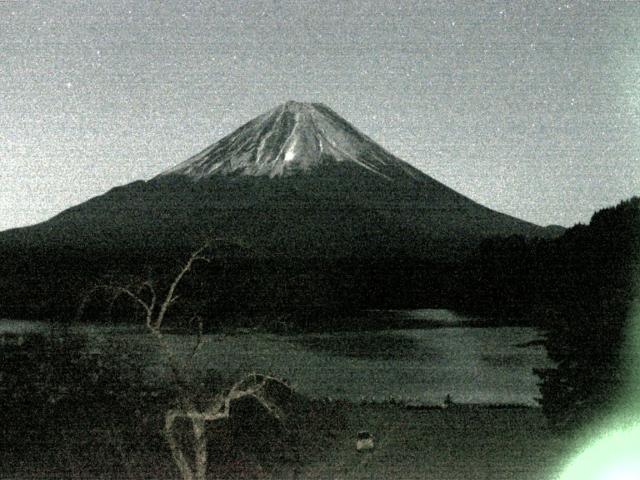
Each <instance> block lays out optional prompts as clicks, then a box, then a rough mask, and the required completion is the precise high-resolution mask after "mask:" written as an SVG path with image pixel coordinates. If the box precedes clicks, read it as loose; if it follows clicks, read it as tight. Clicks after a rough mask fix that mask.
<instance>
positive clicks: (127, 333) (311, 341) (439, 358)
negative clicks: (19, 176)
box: [0, 310, 551, 405]
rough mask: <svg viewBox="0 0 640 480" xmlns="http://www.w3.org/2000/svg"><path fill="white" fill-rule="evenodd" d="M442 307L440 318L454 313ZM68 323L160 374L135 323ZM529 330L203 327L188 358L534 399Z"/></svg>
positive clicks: (357, 386)
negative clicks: (221, 330)
mask: <svg viewBox="0 0 640 480" xmlns="http://www.w3.org/2000/svg"><path fill="white" fill-rule="evenodd" d="M418 312H421V313H419V314H420V315H424V316H426V314H425V313H424V312H429V311H425V310H421V311H418ZM438 312H442V311H438ZM381 314H383V312H381ZM385 314H388V312H387V313H385ZM396 314H397V313H396ZM405 314H406V315H409V314H410V313H405ZM412 314H415V313H412ZM440 315H441V316H442V315H448V314H440ZM451 315H454V316H455V318H457V319H460V318H463V317H460V316H459V315H455V314H451ZM451 315H450V316H449V317H447V318H449V319H451V318H454V317H452V316H451ZM463 320H464V318H463ZM453 323H455V322H453ZM425 326H428V325H425ZM47 328H48V327H47V326H46V325H45V324H42V323H37V322H21V321H15V320H0V334H2V333H7V332H14V333H18V334H27V333H28V332H33V331H38V330H39V331H46V330H47ZM74 330H79V331H81V332H84V333H85V334H86V335H87V337H88V339H89V348H91V349H93V350H100V351H103V352H120V353H121V352H123V351H126V350H127V349H134V351H137V352H140V353H142V355H143V358H145V359H146V368H147V371H148V373H149V379H150V381H162V379H163V378H166V375H167V371H166V366H165V365H164V361H163V356H162V354H161V353H160V351H159V350H158V348H157V346H156V345H155V343H154V342H155V341H154V339H153V338H152V337H151V336H150V335H149V334H147V333H145V331H144V330H143V329H141V328H139V327H137V326H103V325H80V326H76V327H74ZM167 338H168V339H169V341H170V342H171V343H172V344H173V345H174V347H175V349H176V350H177V351H178V352H179V354H180V355H185V356H186V355H188V354H189V352H190V351H191V349H192V348H193V344H194V342H195V338H194V336H189V335H167ZM538 338H540V334H539V332H538V331H537V330H535V329H533V328H525V327H500V328H478V327H462V326H455V327H443V328H428V329H409V330H383V331H378V332H336V333H322V334H299V335H274V334H267V333H254V332H252V333H245V334H232V335H229V334H211V335H206V339H205V344H204V345H203V348H202V349H201V351H200V352H199V353H198V354H197V356H196V357H195V366H196V369H197V371H198V372H204V371H206V370H207V369H216V370H219V371H222V372H226V373H227V374H228V375H230V376H232V377H239V376H240V375H241V374H243V373H249V372H253V371H258V372H270V373H273V374H276V375H279V376H282V377H284V378H287V379H288V380H289V381H290V382H291V383H292V384H293V385H294V386H295V387H296V389H297V390H298V391H299V392H301V393H304V394H306V395H310V396H313V397H331V398H344V399H349V400H361V399H367V400H378V401H381V400H385V399H390V398H396V399H402V400H404V401H408V402H415V403H424V404H439V403H441V402H442V400H443V399H444V397H445V396H446V395H447V394H450V395H451V396H452V398H453V399H454V401H457V402H461V403H517V404H528V405H535V404H536V402H535V397H537V396H538V395H539V393H538V388H537V381H538V380H537V377H536V376H535V375H533V373H532V369H533V368H540V367H548V366H551V363H550V361H549V360H548V358H547V355H546V352H545V350H544V347H542V346H540V345H536V344H534V345H530V346H526V345H527V343H528V342H531V341H533V340H536V339H538ZM114 354H115V353H114Z"/></svg>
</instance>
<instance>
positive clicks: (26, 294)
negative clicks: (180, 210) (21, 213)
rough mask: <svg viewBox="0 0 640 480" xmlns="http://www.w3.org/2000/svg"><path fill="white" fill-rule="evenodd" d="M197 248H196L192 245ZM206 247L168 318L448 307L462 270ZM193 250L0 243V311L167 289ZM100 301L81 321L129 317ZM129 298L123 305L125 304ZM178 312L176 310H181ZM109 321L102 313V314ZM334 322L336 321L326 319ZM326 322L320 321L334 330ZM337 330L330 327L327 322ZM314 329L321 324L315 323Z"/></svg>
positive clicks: (51, 315) (55, 307)
mask: <svg viewBox="0 0 640 480" xmlns="http://www.w3.org/2000/svg"><path fill="white" fill-rule="evenodd" d="M196 247H197V245H194V247H193V248H194V249H195V248H196ZM234 253H236V252H234V251H232V250H229V249H227V250H226V251H224V252H222V254H220V252H218V251H216V250H215V249H214V251H212V252H211V255H210V256H211V258H212V261H211V262H210V263H199V264H198V265H196V266H195V269H194V271H193V272H192V274H191V275H189V276H188V278H187V279H185V283H184V285H182V286H181V292H180V295H181V298H182V301H181V302H180V305H179V306H178V305H176V309H175V314H174V315H173V317H174V320H177V319H178V318H179V317H180V316H181V315H183V314H185V311H184V309H188V313H192V312H195V311H197V312H198V314H200V315H202V316H203V317H204V318H205V320H206V322H208V323H209V326H210V327H212V328H213V327H215V326H216V324H218V323H219V322H225V321H227V320H229V319H230V318H231V317H233V318H237V317H238V316H239V315H244V316H245V317H249V316H252V315H255V314H263V315H281V314H282V315H287V316H288V317H290V318H293V317H300V321H301V322H309V321H311V319H312V318H313V319H315V320H314V321H317V322H322V321H323V318H325V317H324V316H323V315H321V314H320V312H322V311H327V312H333V313H335V314H336V315H337V314H343V313H348V312H351V311H359V310H363V309H377V308H380V309H388V308H415V307H424V306H432V307H443V308H444V307H447V306H449V305H451V304H452V302H453V300H452V299H453V298H454V297H455V296H456V295H457V292H456V291H455V285H456V281H455V280H454V276H455V275H457V274H458V273H459V267H457V266H455V265H453V264H441V263H434V262H431V261H428V260H424V259H416V258H407V257H392V258H375V259H373V258H343V259H326V258H312V259H301V258H291V257H282V258H280V257H276V258H252V257H249V256H242V257H240V256H234V255H233V254H234ZM189 254H190V251H164V252H157V251H133V250H130V249H122V250H114V249H109V250H104V251H100V250H95V249H92V250H91V251H88V250H84V249H79V248H68V247H47V248H41V247H38V248H35V247H34V248H30V249H28V250H27V249H24V248H23V249H21V248H16V247H14V246H11V247H10V248H5V249H4V251H2V249H1V248H0V258H1V259H2V265H1V266H0V273H1V274H0V291H2V292H3V294H2V296H0V316H3V317H8V318H25V319H42V320H54V321H67V320H72V319H74V318H75V316H76V313H77V310H78V306H79V305H80V303H81V302H82V299H83V297H84V295H85V294H86V293H87V292H88V291H90V289H91V288H92V287H93V286H95V285H99V284H105V283H113V284H118V285H125V284H131V285H135V284H139V283H140V282H142V281H144V280H151V281H153V282H154V284H155V285H156V286H157V287H158V288H159V289H160V290H161V289H162V287H163V286H164V287H166V286H168V284H169V283H170V280H171V279H172V278H173V277H174V276H175V274H176V272H177V270H178V269H179V268H180V266H181V265H183V264H184V262H185V260H186V258H188V255H189ZM103 300H104V299H98V300H96V301H95V302H93V304H95V305H94V306H95V308H92V305H88V306H87V307H88V309H87V312H85V319H86V320H92V319H95V320H120V321H127V319H128V320H131V319H132V318H134V317H135V316H132V315H131V313H132V312H131V311H129V310H127V307H126V306H124V305H123V306H119V305H118V304H116V305H114V306H113V308H111V309H109V310H108V311H105V308H104V305H105V302H104V301H103ZM122 303H123V304H128V302H124V301H123V302H122ZM181 309H182V310H181ZM107 317H108V318H107ZM330 323H331V324H332V325H333V323H335V322H333V321H331V322H330ZM332 325H327V327H329V326H332ZM333 326H335V325H333ZM318 327H320V328H321V326H320V325H319V326H318Z"/></svg>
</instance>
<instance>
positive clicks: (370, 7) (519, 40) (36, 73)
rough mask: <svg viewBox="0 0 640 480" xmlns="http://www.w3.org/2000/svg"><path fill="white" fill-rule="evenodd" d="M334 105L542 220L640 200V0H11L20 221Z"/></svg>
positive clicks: (11, 126)
mask: <svg viewBox="0 0 640 480" xmlns="http://www.w3.org/2000/svg"><path fill="white" fill-rule="evenodd" d="M288 99H295V100H299V101H313V102H323V103H325V104H327V105H328V106H330V107H331V108H332V109H333V110H335V111H336V112H337V113H339V114H340V115H342V116H343V117H344V118H346V119H347V120H348V121H350V122H351V123H353V124H354V125H355V126H356V127H357V128H359V129H360V130H361V131H363V132H364V133H366V134H367V135H369V136H370V137H372V138H373V139H374V140H376V141H378V142H379V143H380V144H382V145H383V146H384V147H385V148H386V149H388V150H390V151H391V152H392V153H394V154H395V155H397V156H399V157H400V158H402V159H404V160H406V161H407V162H409V163H411V164H413V165H414V166H416V167H418V168H420V169H421V170H423V171H424V172H425V173H427V174H429V175H431V176H432V177H434V178H436V179H437V180H440V181H441V182H443V183H445V184H447V185H449V186H450V187H452V188H454V189H456V190H457V191H459V192H461V193H463V194H465V195H467V196H468V197H470V198H472V199H474V200H476V201H478V202H480V203H482V204H484V205H487V206H489V207H491V208H494V209H497V210H499V211H503V212H506V213H509V214H511V215H515V216H518V217H521V218H523V219H526V220H529V221H533V222H536V223H539V224H552V223H555V224H561V225H566V226H569V225H572V224H574V223H576V222H579V221H580V222H587V221H588V220H589V218H590V215H591V213H592V212H593V211H594V210H596V209H599V208H602V207H604V206H608V205H611V204H614V203H617V202H618V201H619V200H621V199H623V198H627V197H630V196H632V195H638V194H640V2H638V1H616V0H613V1H589V2H587V1H584V2H576V1H569V2H542V1H531V2H512V1H508V2H487V3H480V2H471V1H469V2H452V1H449V0H447V1H443V2H440V1H433V2H428V1H398V0H394V1H389V0H375V1H368V2H365V1H353V2H348V1H345V0H340V1H333V0H330V1H326V0H323V1H321V2H320V1H312V2H303V1H299V0H286V1H275V0H271V1H256V2H253V1H252V2H249V1H240V0H224V1H217V2H216V1H202V2H199V1H195V0H189V1H184V0H182V1H180V2H158V1H153V2H141V1H140V0H135V1H114V0H96V1H91V2H88V1H84V0H72V1H66V0H47V1H31V0H15V1H14V0H0V230H2V229H6V228H10V227H15V226H22V225H27V224H31V223H35V222H39V221H42V220H45V219H47V218H49V217H51V216H52V215H54V214H56V213H58V212H60V211H61V210H63V209H65V208H67V207H69V206H72V205H74V204H77V203H80V202H82V201H85V200H87V199H88V198H90V197H92V196H95V195H98V194H101V193H104V192H105V191H106V190H108V189H110V188H112V187H114V186H117V185H122V184H125V183H129V182H132V181H134V180H138V179H149V178H151V177H152V176H154V175H156V174H157V173H159V172H161V171H162V170H164V169H166V168H168V167H170V166H172V165H175V164H177V163H179V162H180V161H182V160H184V159H186V158H187V157H189V156H191V155H192V154H194V153H196V152H198V151H199V150H201V149H202V148H204V147H205V146H207V145H209V144H211V143H213V142H214V141H216V140H218V139H219V138H221V137H222V136H224V135H225V134H227V133H229V132H231V131H232V130H233V129H235V128H237V127H238V126H240V125H241V124H243V123H245V122H246V121H248V120H250V119H251V118H253V117H254V116H256V115H258V114H260V113H262V112H264V111H266V110H269V109H271V108H273V107H274V106H276V105H277V104H279V103H282V102H284V101H286V100H288Z"/></svg>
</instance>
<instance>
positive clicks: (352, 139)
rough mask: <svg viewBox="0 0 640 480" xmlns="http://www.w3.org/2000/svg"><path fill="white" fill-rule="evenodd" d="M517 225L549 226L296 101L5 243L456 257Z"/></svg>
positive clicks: (534, 232)
mask: <svg viewBox="0 0 640 480" xmlns="http://www.w3.org/2000/svg"><path fill="white" fill-rule="evenodd" d="M512 234H519V235H525V236H547V235H548V234H549V232H548V231H547V230H545V229H544V228H542V227H539V226H537V225H533V224H531V223H528V222H524V221H522V220H519V219H516V218H514V217H510V216H508V215H504V214H502V213H499V212H495V211H492V210H490V209H488V208H486V207H483V206H482V205H479V204H477V203H475V202H473V201H472V200H470V199H468V198H466V197H464V196H463V195H460V194H459V193H457V192H455V191H454V190H452V189H450V188H448V187H447V186H445V185H443V184H442V183H440V182H438V181H436V180H434V179H433V178H431V177H429V176H428V175H426V174H424V173H422V172H420V171H419V170H417V169H415V168H413V167H412V166H410V165H409V164H407V163H406V162H403V161H402V160H400V159H398V158H397V157H395V156H393V155H392V154H390V153H389V152H387V151H386V150H384V149H383V148H382V147H380V146H379V145H377V144H376V143H375V142H373V141H372V140H371V139H370V138H368V137H367V136H366V135H364V134H362V133H360V132H359V131H358V130H357V129H355V128H354V127H353V126H352V125H350V124H349V123H348V122H347V121H345V120H344V119H342V118H341V117H340V116H339V115H337V114H336V113H335V112H333V111H332V110H330V109H329V108H327V107H326V106H324V105H321V104H304V103H297V102H287V103H285V104H283V105H280V106H279V107H277V108H275V109H273V110H271V111H270V112H267V113H265V114H263V115H261V116H259V117H257V118H255V119H254V120H251V121H250V122H248V123H246V124H245V125H243V126H242V127H240V128H239V129H237V130H236V131H235V132H233V133H231V134H230V135H228V136H227V137H225V138H223V139H222V140H220V141H219V142H217V143H215V144H213V145H212V146H211V147H209V148H207V149H205V150H204V151H202V152H200V153H199V154H197V155H195V156H194V157H192V158H190V159H188V160H187V161H185V162H182V163H181V164H179V165H177V166H176V167H174V168H171V169H169V170H167V171H165V172H163V173H161V174H160V175H158V176H156V177H155V178H153V179H151V180H150V181H147V182H134V183H132V184H130V185H126V186H123V187H118V188H115V189H113V190H111V191H109V192H107V193H106V194H104V195H102V196H99V197H96V198H94V199H91V200H89V201H88V202H85V203H83V204H81V205H78V206H76V207H73V208H70V209H68V210H66V211H64V212H62V213H61V214H59V215H58V216H56V217H54V218H52V219H51V220H49V221H47V222H44V223H42V224H39V225H36V226H33V227H28V228H24V229H19V230H14V231H10V232H5V233H4V234H2V235H0V243H6V242H7V241H10V240H11V241H18V242H20V243H23V244H28V245H38V244H44V243H49V244H55V245H69V246H74V247H77V248H83V249H92V248H101V249H107V250H108V249H110V248H112V249H127V248H131V249H157V250H162V249H181V248H190V246H191V245H193V244H194V242H197V241H199V240H201V239H202V238H203V236H206V235H215V236H217V237H225V238H233V239H236V240H241V241H242V242H243V243H245V244H247V245H248V247H249V249H250V251H252V252H253V254H254V255H257V256H267V257H268V256H282V255H288V256H294V257H336V258H339V257H390V256H397V255H402V256H411V257H422V258H435V259H443V258H444V259H453V258H459V257H460V256H461V255H464V254H465V253H466V252H467V251H468V250H469V249H470V248H472V247H473V246H474V245H476V244H477V243H478V242H479V241H480V240H481V239H482V238H485V237H487V236H491V235H512Z"/></svg>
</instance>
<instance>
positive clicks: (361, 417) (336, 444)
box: [0, 402, 568, 480]
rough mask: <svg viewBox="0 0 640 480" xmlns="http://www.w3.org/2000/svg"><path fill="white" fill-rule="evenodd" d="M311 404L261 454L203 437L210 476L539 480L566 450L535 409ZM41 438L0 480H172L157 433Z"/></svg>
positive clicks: (228, 432)
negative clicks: (365, 441) (293, 427)
mask: <svg viewBox="0 0 640 480" xmlns="http://www.w3.org/2000/svg"><path fill="white" fill-rule="evenodd" d="M310 405H311V408H310V409H307V410H306V412H307V414H309V415H310V418H308V419H307V420H306V421H305V422H304V423H303V424H301V423H298V424H297V425H298V426H299V431H298V432H296V435H295V439H296V440H295V442H293V443H291V442H282V443H281V444H280V445H279V446H277V447H276V448H274V449H272V450H271V451H270V452H268V453H267V454H266V455H267V456H266V457H265V456H264V455H263V456H261V455H260V453H259V452H260V451H261V448H260V447H259V446H258V447H256V446H255V445H249V444H247V443H246V442H244V443H243V441H240V442H238V439H237V437H234V434H233V432H234V430H233V429H227V428H222V429H219V430H217V431H216V430H213V431H211V432H209V445H210V447H209V448H210V462H209V463H210V467H209V478H255V479H432V480H449V479H450V480H459V479H482V480H484V479H493V480H499V479H519V480H528V479H532V480H533V479H539V480H544V479H552V478H554V477H555V474H556V473H557V469H558V468H559V466H560V464H561V462H562V460H563V458H565V455H566V453H567V447H568V441H567V440H566V439H562V438H561V437H557V436H554V435H553V434H552V433H551V432H549V431H548V429H547V428H546V426H545V420H544V418H543V416H542V413H541V411H540V410H539V409H536V408H488V407H465V406H458V407H453V408H449V409H443V410H440V409H428V410H408V409H406V408H404V407H401V406H399V405H393V404H379V405H354V404H350V403H345V402H339V403H335V402H332V403H331V404H327V403H323V402H311V403H310ZM243 428H246V426H245V427H243ZM152 430H153V428H152ZM360 430H367V431H369V432H370V433H371V434H372V435H373V436H374V439H375V448H374V450H372V451H369V452H366V453H362V452H357V451H356V448H355V442H356V435H357V433H358V431H360ZM235 432H236V433H237V432H238V430H235ZM49 435H53V436H55V437H56V438H58V439H59V441H56V442H54V443H53V444H52V443H50V442H47V441H46V439H45V438H44V437H39V436H36V437H34V439H33V441H32V442H30V444H29V445H30V447H29V448H26V449H25V448H20V449H14V450H12V449H6V448H5V449H4V450H5V451H4V453H2V456H3V458H2V459H1V463H0V465H1V470H0V478H6V479H9V478H11V479H43V480H44V479H54V478H74V479H81V478H82V479H89V478H90V479H94V478H101V479H112V478H117V479H134V478H135V479H138V478H140V479H142V478H155V479H165V478H167V479H169V478H171V479H174V478H178V474H177V471H176V470H175V468H174V466H173V464H172V461H171V458H170V455H169V452H168V449H167V448H166V446H165V445H164V442H163V439H162V437H161V436H160V435H148V433H147V434H145V433H144V432H140V431H138V432H137V433H136V432H132V431H130V430H128V429H126V428H125V429H121V430H118V429H114V428H113V427H110V428H95V427H94V428H92V429H84V430H81V429H73V428H70V427H69V426H65V427H64V428H61V429H60V430H59V431H56V432H49ZM245 440H246V439H245ZM267 441H269V440H267ZM53 445H55V447H54V446H53ZM5 447H6V445H5ZM263 447H264V445H263ZM265 458H268V460H267V461H265V460H264V459H265Z"/></svg>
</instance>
